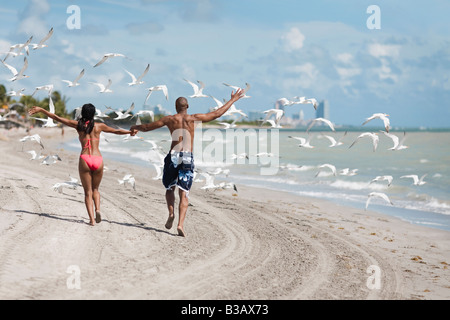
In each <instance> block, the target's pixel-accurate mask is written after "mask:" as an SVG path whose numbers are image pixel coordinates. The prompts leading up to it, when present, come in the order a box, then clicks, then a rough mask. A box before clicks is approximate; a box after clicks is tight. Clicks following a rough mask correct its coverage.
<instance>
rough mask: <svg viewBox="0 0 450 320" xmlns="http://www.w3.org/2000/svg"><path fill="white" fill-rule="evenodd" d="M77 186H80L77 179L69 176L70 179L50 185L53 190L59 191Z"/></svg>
mask: <svg viewBox="0 0 450 320" xmlns="http://www.w3.org/2000/svg"><path fill="white" fill-rule="evenodd" d="M77 187H81V184H80V183H79V182H78V179H76V178H72V177H70V181H65V182H60V183H56V184H54V185H53V186H52V189H53V191H58V192H59V193H62V192H63V188H69V189H74V190H75V189H76V188H77Z"/></svg>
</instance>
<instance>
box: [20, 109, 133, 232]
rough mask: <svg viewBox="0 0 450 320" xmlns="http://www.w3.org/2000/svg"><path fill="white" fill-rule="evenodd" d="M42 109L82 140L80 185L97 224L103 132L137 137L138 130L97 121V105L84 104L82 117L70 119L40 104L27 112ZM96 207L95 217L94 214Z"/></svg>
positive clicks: (99, 216) (101, 174)
mask: <svg viewBox="0 0 450 320" xmlns="http://www.w3.org/2000/svg"><path fill="white" fill-rule="evenodd" d="M39 112H42V113H43V114H45V115H46V116H47V117H50V118H52V119H53V120H55V121H58V122H61V123H62V124H65V125H66V126H68V127H72V128H74V129H76V130H77V132H78V135H79V139H80V142H81V147H82V150H81V154H80V160H79V162H78V171H79V173H80V180H81V184H82V185H83V188H84V201H85V204H86V208H87V211H88V214H89V220H90V222H89V224H90V225H92V226H93V225H95V223H96V222H97V223H99V222H100V221H101V215H100V193H99V192H98V188H99V186H100V182H101V181H102V177H103V158H102V155H101V153H100V150H99V148H98V146H99V142H100V141H99V139H100V133H101V132H108V133H114V134H123V135H125V134H130V135H132V136H134V135H135V134H136V132H137V131H135V130H133V131H129V130H123V129H114V128H111V127H109V126H107V125H106V124H104V123H95V122H94V116H95V107H94V106H93V105H92V104H90V103H89V104H85V105H84V106H83V108H82V110H81V118H80V119H79V120H78V121H77V120H68V119H65V118H62V117H59V116H57V115H55V114H53V113H50V112H48V111H47V110H45V109H42V108H40V107H33V108H32V109H31V110H30V111H28V113H29V114H30V115H33V114H35V113H39ZM94 206H95V216H94Z"/></svg>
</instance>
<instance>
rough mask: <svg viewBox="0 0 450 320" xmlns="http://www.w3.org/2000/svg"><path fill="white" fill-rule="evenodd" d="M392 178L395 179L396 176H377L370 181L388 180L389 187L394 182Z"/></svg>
mask: <svg viewBox="0 0 450 320" xmlns="http://www.w3.org/2000/svg"><path fill="white" fill-rule="evenodd" d="M392 180H394V178H393V177H392V176H377V177H375V179H372V181H370V183H372V182H376V181H387V182H388V187H389V186H390V185H391V183H392ZM370 183H369V184H370Z"/></svg>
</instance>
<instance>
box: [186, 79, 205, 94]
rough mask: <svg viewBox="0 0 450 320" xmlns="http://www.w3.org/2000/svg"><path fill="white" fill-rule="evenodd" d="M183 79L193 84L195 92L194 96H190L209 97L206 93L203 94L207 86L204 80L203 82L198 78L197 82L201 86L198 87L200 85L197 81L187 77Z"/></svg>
mask: <svg viewBox="0 0 450 320" xmlns="http://www.w3.org/2000/svg"><path fill="white" fill-rule="evenodd" d="M183 80H184V81H186V82H187V83H189V84H190V85H191V86H192V89H194V94H193V95H192V96H189V98H207V97H209V96H207V95H206V94H203V89H204V88H205V84H204V83H203V82H201V81H200V80H197V82H198V83H199V84H200V88H199V87H198V85H196V84H195V83H193V82H191V81H189V80H187V79H183Z"/></svg>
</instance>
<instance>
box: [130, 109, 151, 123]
mask: <svg viewBox="0 0 450 320" xmlns="http://www.w3.org/2000/svg"><path fill="white" fill-rule="evenodd" d="M146 114H148V115H149V116H150V117H151V118H152V122H153V121H155V113H154V112H153V111H152V110H140V111H138V112H137V113H136V114H135V115H133V116H132V117H131V119H133V118H134V117H138V118H139V117H140V116H143V115H146Z"/></svg>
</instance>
